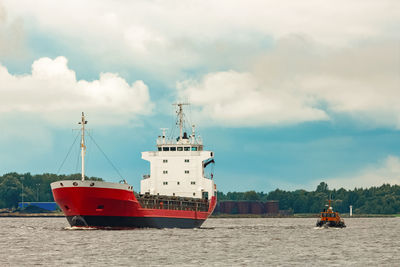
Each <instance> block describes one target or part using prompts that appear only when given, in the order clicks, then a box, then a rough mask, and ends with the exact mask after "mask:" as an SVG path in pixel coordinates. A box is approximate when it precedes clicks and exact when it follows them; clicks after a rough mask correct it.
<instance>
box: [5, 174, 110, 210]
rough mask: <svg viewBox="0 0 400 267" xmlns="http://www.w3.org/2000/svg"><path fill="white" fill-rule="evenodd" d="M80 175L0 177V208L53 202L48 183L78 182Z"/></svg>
mask: <svg viewBox="0 0 400 267" xmlns="http://www.w3.org/2000/svg"><path fill="white" fill-rule="evenodd" d="M79 179H81V176H80V174H71V175H56V174H50V173H45V174H40V175H33V176H32V175H31V174H30V173H25V174H18V173H15V172H13V173H7V174H4V175H3V176H0V208H16V207H17V206H18V202H21V200H22V194H23V198H24V201H26V202H33V201H44V202H47V201H54V200H53V194H52V192H51V188H50V183H52V182H55V181H59V180H79ZM87 179H90V180H99V181H102V179H101V178H97V177H90V178H89V177H88V178H87Z"/></svg>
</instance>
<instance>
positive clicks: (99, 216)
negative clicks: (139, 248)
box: [52, 186, 216, 228]
mask: <svg viewBox="0 0 400 267" xmlns="http://www.w3.org/2000/svg"><path fill="white" fill-rule="evenodd" d="M52 191H53V196H54V199H55V201H56V202H57V204H58V206H59V207H60V208H61V209H62V211H63V212H64V214H65V216H66V217H67V220H68V222H69V223H70V225H71V226H86V227H115V228H118V227H120V228H125V227H129V228H137V227H155V228H195V227H200V226H201V224H202V223H203V222H204V221H205V220H206V219H207V218H208V216H209V215H210V214H211V213H212V212H213V210H214V208H215V205H216V198H215V197H212V198H211V200H210V202H209V208H208V211H206V212H204V211H193V210H169V209H145V208H142V207H141V205H140V203H139V201H138V200H137V199H136V197H135V195H134V193H133V191H132V190H122V189H116V188H104V187H86V186H82V187H81V186H74V187H58V188H53V189H52Z"/></svg>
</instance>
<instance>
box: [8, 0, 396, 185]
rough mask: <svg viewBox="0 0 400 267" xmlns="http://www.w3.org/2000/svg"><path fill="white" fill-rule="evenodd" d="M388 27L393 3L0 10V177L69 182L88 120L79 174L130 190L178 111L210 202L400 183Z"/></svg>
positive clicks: (222, 0) (126, 4) (49, 5)
mask: <svg viewBox="0 0 400 267" xmlns="http://www.w3.org/2000/svg"><path fill="white" fill-rule="evenodd" d="M399 29H400V2H399V1H398V0H381V1H375V0H352V1H348V0H338V1H319V0H306V1H289V0H281V1H272V0H262V1H257V0H254V1H251V0H250V1H244V0H238V1H228V0H219V1H204V0H203V1H198V0H196V1H195V0H188V1H176V0H171V1H169V0H167V1H157V0H154V1H148V0H138V1H119V0H117V1H115V0H113V1H111V0H101V1H94V0H87V1H77V0H69V1H50V0H38V1H31V0H19V1H15V0H0V125H1V126H0V174H5V173H8V172H19V173H26V172H30V173H32V174H41V173H59V174H69V173H77V172H79V171H80V169H79V164H78V163H79V161H78V160H79V158H78V157H79V146H78V145H77V144H76V143H75V144H74V145H73V143H74V140H75V138H76V136H77V134H79V132H78V131H76V129H78V124H77V122H78V121H79V120H80V114H81V112H82V111H84V112H85V114H86V116H87V120H88V122H89V123H88V128H89V133H90V135H91V136H92V137H93V139H94V140H95V141H92V139H91V138H88V140H87V146H88V152H87V155H88V156H87V162H86V163H87V164H86V165H87V169H86V174H87V175H89V176H97V177H102V178H104V179H106V180H107V181H119V180H121V178H120V176H119V174H118V172H116V171H115V170H114V168H113V167H112V165H111V164H109V163H108V161H107V159H105V157H103V155H102V151H103V152H104V153H105V154H106V155H107V157H108V158H109V159H110V160H111V161H112V163H113V165H114V166H115V167H116V168H117V169H118V171H119V173H120V174H121V176H122V177H123V178H124V179H126V180H127V181H128V182H129V183H131V184H132V185H133V186H134V187H135V188H136V189H138V188H139V183H140V179H141V177H142V175H143V174H147V173H148V172H149V165H148V163H147V162H146V161H143V160H142V159H141V154H140V153H141V152H142V151H151V150H154V149H155V141H156V138H157V136H158V135H160V133H161V130H160V128H169V129H171V128H173V127H174V124H175V110H174V107H173V106H172V105H171V104H172V103H175V102H177V101H188V102H190V103H191V106H190V107H189V108H188V109H187V115H188V118H189V119H190V122H191V123H194V124H196V126H197V133H198V134H200V135H201V136H202V138H203V140H204V143H205V148H206V149H208V150H212V151H214V153H215V161H216V164H215V168H214V172H215V174H214V177H215V182H216V183H217V185H218V189H219V190H221V191H224V192H228V191H246V190H256V191H264V192H269V191H272V190H275V189H276V188H280V189H284V190H296V189H306V190H313V189H315V187H316V186H317V185H318V184H319V183H320V182H321V181H325V182H327V183H328V185H329V187H330V188H337V189H339V188H341V187H343V188H346V189H352V188H355V187H357V188H360V187H363V188H365V187H370V186H380V185H382V184H383V183H390V184H399V183H400V132H399V130H400V31H399ZM96 144H98V145H99V146H100V148H101V150H100V149H98V148H97V146H96ZM71 145H72V150H71V153H70V154H69V157H67V158H66V155H67V154H68V151H69V149H70V147H71ZM65 158H66V160H65V163H64V164H63V162H64V159H65Z"/></svg>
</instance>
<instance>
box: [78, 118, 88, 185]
mask: <svg viewBox="0 0 400 267" xmlns="http://www.w3.org/2000/svg"><path fill="white" fill-rule="evenodd" d="M78 124H81V125H82V127H81V158H82V181H84V180H85V154H86V145H85V124H87V121H86V120H85V114H84V113H83V112H82V119H81V121H80V122H78Z"/></svg>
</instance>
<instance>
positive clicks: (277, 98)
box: [178, 71, 327, 126]
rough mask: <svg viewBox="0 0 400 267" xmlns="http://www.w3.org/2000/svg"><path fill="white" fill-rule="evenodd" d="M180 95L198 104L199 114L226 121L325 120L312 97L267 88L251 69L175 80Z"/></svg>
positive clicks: (250, 122)
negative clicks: (199, 107)
mask: <svg viewBox="0 0 400 267" xmlns="http://www.w3.org/2000/svg"><path fill="white" fill-rule="evenodd" d="M178 89H179V90H180V91H181V92H180V96H181V98H188V99H189V101H190V102H191V103H192V104H193V105H194V106H201V107H202V108H201V116H199V118H201V117H203V118H206V119H208V118H211V119H212V120H214V122H217V123H222V124H226V125H232V126H238V125H250V126H251V125H259V124H285V123H287V124H288V123H297V122H304V121H313V120H326V119H327V115H326V114H325V112H324V111H323V110H320V109H318V108H315V107H314V106H315V105H316V104H317V103H316V102H315V101H314V100H313V99H312V98H308V97H307V96H305V95H303V96H301V95H300V96H299V95H296V94H295V92H293V91H291V90H289V89H288V90H286V89H285V90H279V89H280V88H268V87H265V86H264V85H263V84H260V82H259V80H258V79H257V77H255V76H254V75H252V74H250V73H238V72H235V71H228V72H218V73H211V74H208V75H206V76H205V77H204V78H203V79H202V81H201V82H195V81H185V82H183V83H180V84H178Z"/></svg>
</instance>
